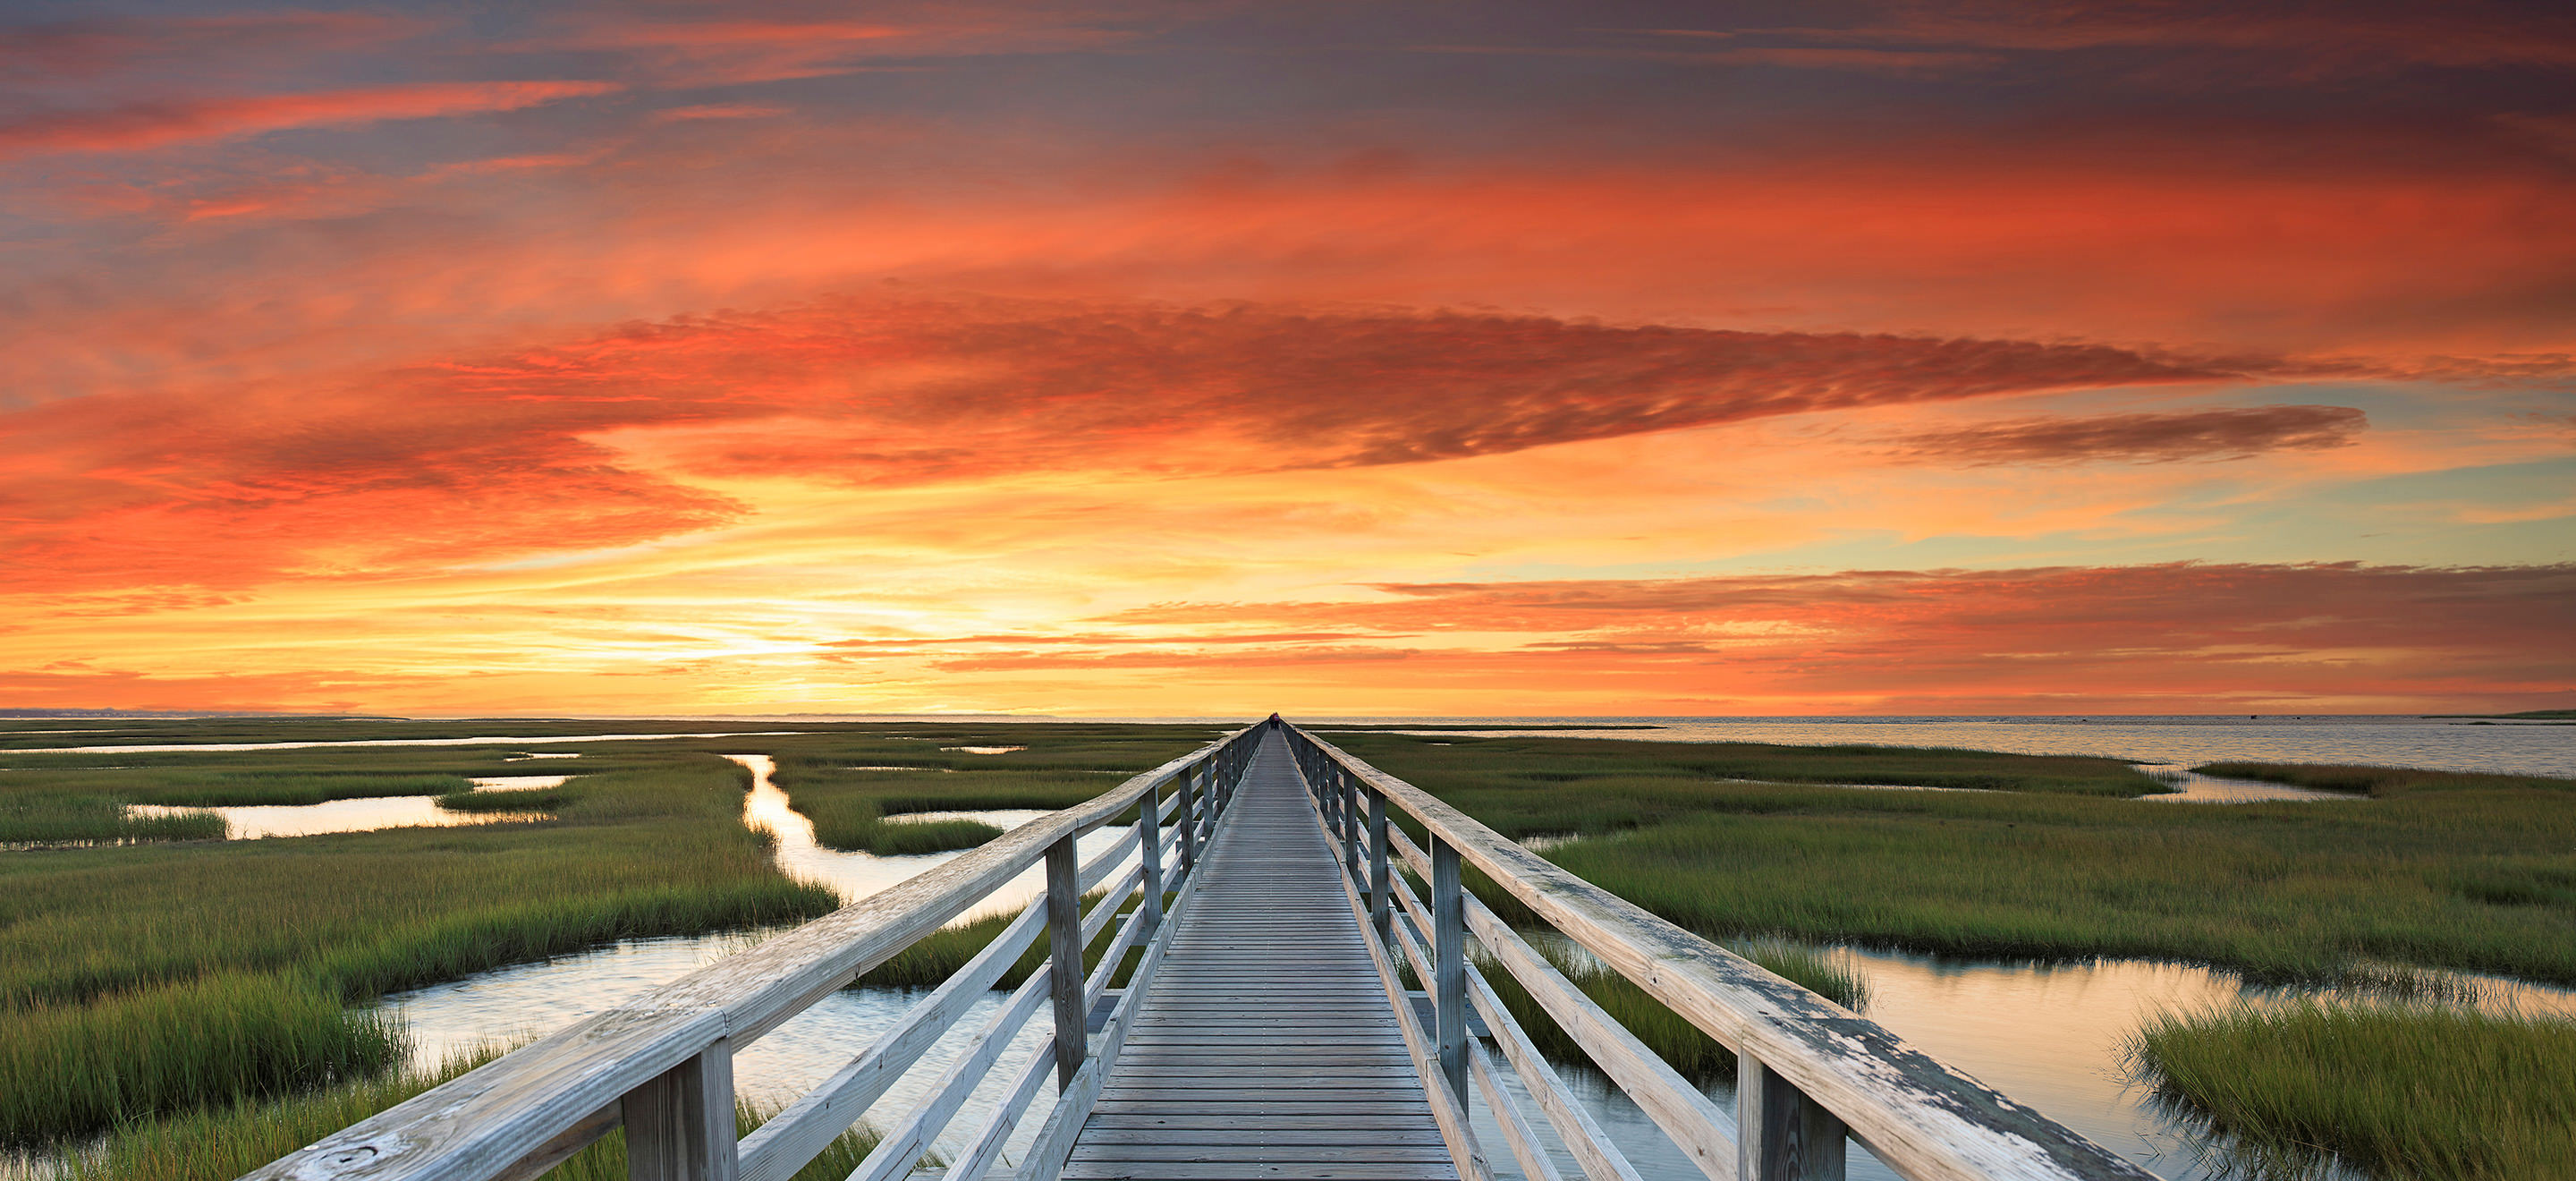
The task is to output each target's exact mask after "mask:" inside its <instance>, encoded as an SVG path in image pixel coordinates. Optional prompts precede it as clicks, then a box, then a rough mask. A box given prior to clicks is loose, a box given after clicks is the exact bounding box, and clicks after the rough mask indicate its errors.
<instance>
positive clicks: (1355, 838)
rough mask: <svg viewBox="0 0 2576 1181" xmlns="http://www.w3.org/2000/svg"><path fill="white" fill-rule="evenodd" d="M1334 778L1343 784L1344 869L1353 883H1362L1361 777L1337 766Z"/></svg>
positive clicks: (1354, 884)
mask: <svg viewBox="0 0 2576 1181" xmlns="http://www.w3.org/2000/svg"><path fill="white" fill-rule="evenodd" d="M1334 778H1336V779H1339V780H1340V781H1341V784H1342V791H1341V798H1342V870H1343V872H1345V873H1347V874H1349V875H1350V879H1351V885H1353V886H1357V885H1359V884H1360V789H1359V778H1358V777H1357V776H1355V775H1352V774H1351V773H1350V772H1349V771H1345V770H1341V769H1339V768H1335V771H1334Z"/></svg>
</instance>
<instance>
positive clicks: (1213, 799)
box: [1198, 759, 1225, 844]
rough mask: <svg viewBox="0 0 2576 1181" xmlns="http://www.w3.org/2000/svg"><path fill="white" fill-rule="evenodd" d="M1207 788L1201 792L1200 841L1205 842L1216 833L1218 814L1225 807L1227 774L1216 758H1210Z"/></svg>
mask: <svg viewBox="0 0 2576 1181" xmlns="http://www.w3.org/2000/svg"><path fill="white" fill-rule="evenodd" d="M1207 775H1208V778H1207V790H1206V791H1203V792H1201V793H1199V816H1198V829H1199V841H1200V842H1201V843H1202V844H1204V843H1205V842H1206V841H1207V840H1208V839H1209V838H1210V837H1213V836H1215V835H1216V814H1217V813H1218V812H1220V811H1222V810H1224V808H1225V775H1224V773H1223V771H1222V769H1221V768H1220V767H1219V766H1218V765H1217V761H1216V760H1215V759H1210V760H1208V768H1207Z"/></svg>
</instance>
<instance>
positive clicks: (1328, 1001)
mask: <svg viewBox="0 0 2576 1181" xmlns="http://www.w3.org/2000/svg"><path fill="white" fill-rule="evenodd" d="M1237 792H1238V794H1237V795H1236V797H1235V799H1234V802H1233V803H1232V804H1231V805H1230V806H1229V816H1228V819H1227V821H1226V823H1225V825H1224V826H1223V827H1222V828H1220V829H1219V835H1218V836H1217V839H1216V841H1215V843H1214V845H1213V846H1212V847H1211V849H1210V850H1209V853H1208V856H1207V861H1206V864H1205V866H1204V872H1205V874H1206V875H1207V876H1206V877H1205V879H1203V880H1202V881H1201V882H1200V884H1199V887H1198V891H1197V895H1196V897H1195V898H1194V899H1193V900H1192V902H1191V905H1190V906H1188V907H1187V908H1186V909H1185V911H1184V913H1183V914H1182V915H1181V917H1180V918H1179V920H1178V926H1177V929H1176V930H1175V931H1173V932H1172V945H1171V950H1170V952H1169V955H1168V958H1166V959H1165V960H1164V962H1163V965H1162V969H1161V970H1160V971H1159V972H1157V973H1156V974H1155V977H1154V980H1153V982H1152V984H1151V985H1150V986H1148V988H1147V990H1146V993H1145V996H1144V998H1143V1000H1142V1001H1141V1003H1140V1007H1139V1009H1138V1010H1137V1013H1136V1023H1135V1026H1134V1028H1133V1030H1132V1032H1130V1033H1129V1035H1128V1037H1127V1044H1126V1047H1125V1049H1124V1050H1123V1051H1122V1052H1121V1053H1120V1054H1119V1056H1118V1060H1117V1062H1116V1063H1115V1064H1114V1066H1113V1068H1112V1069H1111V1070H1110V1072H1109V1076H1108V1077H1107V1078H1106V1079H1105V1080H1103V1085H1102V1089H1101V1092H1100V1098H1099V1101H1098V1103H1097V1105H1096V1106H1094V1107H1093V1108H1092V1113H1091V1118H1090V1119H1089V1120H1088V1121H1087V1122H1086V1123H1085V1124H1084V1125H1083V1127H1082V1131H1081V1133H1080V1135H1079V1137H1078V1138H1077V1139H1076V1140H1075V1142H1074V1147H1073V1153H1072V1155H1071V1157H1070V1158H1068V1159H1067V1161H1066V1163H1065V1167H1064V1172H1063V1174H1062V1175H1063V1177H1064V1178H1066V1181H1115V1179H1117V1178H1137V1179H1139V1181H1255V1179H1267V1178H1283V1179H1294V1178H1349V1179H1352V1181H1456V1179H1457V1176H1458V1172H1457V1168H1456V1166H1455V1165H1453V1164H1452V1163H1451V1161H1450V1154H1449V1149H1448V1148H1447V1147H1446V1146H1445V1145H1444V1144H1443V1143H1442V1141H1441V1138H1440V1131H1439V1128H1438V1126H1437V1125H1435V1124H1434V1123H1433V1122H1432V1117H1431V1103H1430V1099H1429V1097H1428V1095H1427V1093H1426V1092H1425V1090H1424V1088H1423V1083H1422V1078H1421V1076H1420V1075H1419V1074H1417V1073H1415V1071H1414V1067H1413V1060H1412V1059H1411V1058H1410V1057H1409V1056H1407V1054H1406V1053H1405V1048H1404V1039H1403V1036H1402V1035H1401V1034H1400V1033H1399V1032H1398V1031H1397V1029H1396V1023H1395V1012H1394V1010H1393V1009H1392V1008H1391V1007H1390V1006H1389V1005H1388V1003H1387V994H1386V990H1385V988H1384V986H1382V985H1381V984H1380V983H1379V981H1378V975H1377V971H1376V969H1375V968H1373V967H1372V966H1371V964H1370V960H1369V953H1368V947H1367V945H1366V944H1365V943H1364V942H1362V940H1363V939H1364V938H1365V936H1364V935H1363V934H1362V930H1361V927H1360V924H1359V921H1358V920H1357V919H1356V918H1354V917H1353V915H1352V913H1351V906H1350V903H1349V901H1348V900H1347V898H1346V897H1345V896H1344V894H1343V892H1342V885H1341V882H1340V881H1339V880H1338V878H1337V877H1336V873H1337V871H1336V869H1335V867H1334V863H1333V852H1332V850H1331V848H1330V846H1328V845H1326V844H1325V841H1324V834H1323V832H1322V830H1321V829H1319V828H1318V827H1317V826H1316V818H1315V810H1314V805H1313V804H1312V803H1311V802H1310V797H1309V796H1308V795H1307V793H1306V789H1305V787H1304V786H1303V783H1302V781H1301V780H1300V779H1299V777H1298V774H1297V768H1296V763H1295V761H1294V760H1293V759H1292V758H1291V757H1290V756H1289V754H1288V751H1287V744H1286V742H1285V741H1284V740H1283V739H1282V738H1281V737H1279V736H1278V735H1276V734H1273V735H1270V736H1268V737H1266V738H1264V740H1263V741H1262V744H1261V748H1260V753H1259V755H1258V756H1256V758H1255V759H1254V761H1253V763H1252V765H1251V767H1250V768H1249V769H1248V771H1247V772H1246V774H1245V777H1244V780H1243V782H1242V785H1241V786H1240V787H1239V788H1238V789H1237Z"/></svg>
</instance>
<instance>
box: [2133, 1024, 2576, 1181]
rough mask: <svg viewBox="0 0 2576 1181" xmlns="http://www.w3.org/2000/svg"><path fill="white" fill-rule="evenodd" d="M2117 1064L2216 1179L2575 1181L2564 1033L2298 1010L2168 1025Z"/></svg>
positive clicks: (2572, 1036)
mask: <svg viewBox="0 0 2576 1181" xmlns="http://www.w3.org/2000/svg"><path fill="white" fill-rule="evenodd" d="M2129 1053H2130V1058H2131V1062H2132V1064H2133V1069H2134V1071H2135V1072H2136V1074H2137V1076H2138V1078H2139V1079H2140V1080H2141V1081H2142V1082H2145V1083H2146V1084H2148V1085H2150V1086H2152V1087H2154V1088H2155V1091H2156V1094H2157V1097H2158V1099H2159V1101H2160V1102H2162V1103H2163V1104H2165V1105H2166V1106H2167V1107H2168V1109H2169V1110H2171V1111H2173V1112H2174V1113H2175V1114H2177V1115H2180V1116H2183V1117H2185V1118H2187V1119H2190V1120H2192V1121H2195V1122H2199V1123H2201V1124H2203V1125H2205V1126H2206V1127H2207V1129H2208V1130H2209V1131H2210V1132H2211V1133H2213V1135H2214V1137H2215V1139H2214V1144H2215V1146H2216V1147H2217V1148H2218V1149H2219V1150H2220V1151H2222V1152H2223V1153H2224V1154H2225V1161H2224V1170H2225V1171H2226V1172H2230V1173H2233V1174H2235V1175H2239V1176H2244V1177H2248V1178H2258V1179H2274V1178H2278V1179H2283V1181H2287V1179H2293V1178H2302V1177H2307V1176H2312V1175H2314V1174H2315V1173H2316V1172H2317V1171H2318V1169H2319V1167H2320V1166H2321V1165H2322V1164H2324V1163H2325V1158H2326V1157H2327V1155H2328V1154H2331V1155H2332V1156H2333V1157H2339V1158H2341V1160H2342V1161H2343V1162H2345V1163H2348V1164H2350V1165H2353V1166H2356V1167H2358V1168H2359V1169H2361V1170H2362V1171H2363V1172H2366V1173H2368V1174H2370V1175H2372V1176H2375V1177H2390V1178H2421V1179H2423V1181H2504V1179H2507V1178H2513V1179H2522V1178H2537V1177H2570V1176H2576V1078H2571V1075H2570V1073H2569V1070H2570V1064H2571V1063H2576V1022H2570V1021H2567V1020H2564V1019H2535V1018H2521V1017H2512V1016H2500V1015H2496V1014H2492V1013H2481V1012H2477V1011H2474V1010H2468V1009H2461V1008H2452V1007H2446V1006H2437V1005H2421V1004H2397V1003H2389V1002H2367V1001H2364V1002H2351V1001H2331V1000H2306V1001H2299V1002H2294V1003H2291V1004H2288V1005H2286V1006H2279V1007H2252V1006H2245V1007H2237V1008H2228V1009H2218V1010H2212V1011H2207V1012H2199V1013H2175V1014H2167V1015H2165V1016H2163V1017H2161V1018H2159V1019H2157V1020H2156V1021H2154V1022H2152V1023H2150V1024H2149V1025H2147V1026H2146V1028H2144V1029H2143V1030H2141V1031H2140V1032H2139V1033H2138V1034H2137V1036H2136V1037H2135V1039H2134V1040H2133V1041H2132V1042H2131V1043H2130V1047H2129Z"/></svg>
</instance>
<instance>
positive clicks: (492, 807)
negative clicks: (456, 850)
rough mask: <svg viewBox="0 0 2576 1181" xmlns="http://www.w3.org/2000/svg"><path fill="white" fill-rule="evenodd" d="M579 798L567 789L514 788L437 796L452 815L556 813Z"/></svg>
mask: <svg viewBox="0 0 2576 1181" xmlns="http://www.w3.org/2000/svg"><path fill="white" fill-rule="evenodd" d="M575 798H576V792H575V791H574V790H573V789H570V788H564V787H514V788H503V789H499V790H495V791H460V792H451V793H449V794H447V795H443V796H440V797H438V806H439V807H441V808H444V809H446V810H448V811H450V812H555V811H560V810H562V808H563V806H564V805H565V804H568V803H570V802H572V801H573V799H575Z"/></svg>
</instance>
